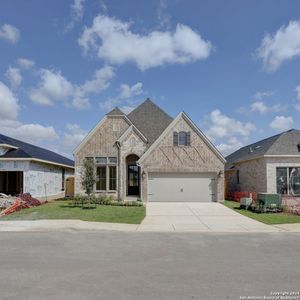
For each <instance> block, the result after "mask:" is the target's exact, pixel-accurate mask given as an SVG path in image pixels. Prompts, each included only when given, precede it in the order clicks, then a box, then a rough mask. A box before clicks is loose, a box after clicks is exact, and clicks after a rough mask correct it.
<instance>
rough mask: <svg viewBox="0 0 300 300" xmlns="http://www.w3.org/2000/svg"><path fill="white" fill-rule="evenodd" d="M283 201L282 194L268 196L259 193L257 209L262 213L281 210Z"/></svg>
mask: <svg viewBox="0 0 300 300" xmlns="http://www.w3.org/2000/svg"><path fill="white" fill-rule="evenodd" d="M281 206H282V199H281V195H280V194H268V193H258V194H257V209H259V210H260V211H267V210H275V211H278V210H281Z"/></svg>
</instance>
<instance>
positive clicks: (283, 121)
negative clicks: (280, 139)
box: [270, 116, 294, 131]
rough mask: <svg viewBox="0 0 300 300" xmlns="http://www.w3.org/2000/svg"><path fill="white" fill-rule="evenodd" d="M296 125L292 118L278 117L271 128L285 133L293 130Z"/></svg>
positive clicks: (271, 124)
mask: <svg viewBox="0 0 300 300" xmlns="http://www.w3.org/2000/svg"><path fill="white" fill-rule="evenodd" d="M293 124H294V120H293V118H292V117H285V116H276V117H275V118H274V119H273V120H272V122H271V123H270V127H271V128H272V129H274V130H275V131H285V130H288V129H291V128H292V126H293Z"/></svg>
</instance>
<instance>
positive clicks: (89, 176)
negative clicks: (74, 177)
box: [81, 158, 96, 196]
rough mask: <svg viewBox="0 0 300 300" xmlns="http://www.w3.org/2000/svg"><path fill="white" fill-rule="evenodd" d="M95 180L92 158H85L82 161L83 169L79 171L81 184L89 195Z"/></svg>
mask: <svg viewBox="0 0 300 300" xmlns="http://www.w3.org/2000/svg"><path fill="white" fill-rule="evenodd" d="M95 182H96V177H95V165H94V161H93V159H90V158H85V159H84V161H83V171H82V173H81V185H82V187H83V188H84V190H85V192H86V193H87V194H88V196H90V194H91V193H92V192H93V187H94V184H95Z"/></svg>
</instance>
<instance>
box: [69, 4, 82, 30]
mask: <svg viewBox="0 0 300 300" xmlns="http://www.w3.org/2000/svg"><path fill="white" fill-rule="evenodd" d="M84 2H85V0H74V2H73V3H72V4H71V21H70V23H69V24H68V25H67V27H66V29H65V31H69V30H71V29H72V28H73V27H74V26H75V23H76V22H78V21H80V20H81V19H82V17H83V13H84V7H83V3H84Z"/></svg>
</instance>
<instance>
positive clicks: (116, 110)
mask: <svg viewBox="0 0 300 300" xmlns="http://www.w3.org/2000/svg"><path fill="white" fill-rule="evenodd" d="M106 115H107V116H123V115H125V114H124V113H123V112H122V111H121V109H119V107H117V106H116V107H115V108H114V109H113V110H111V111H110V112H108V113H107V114H106Z"/></svg>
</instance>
